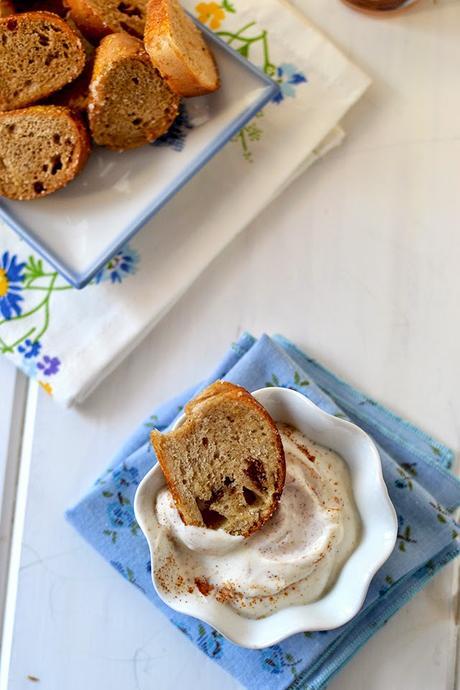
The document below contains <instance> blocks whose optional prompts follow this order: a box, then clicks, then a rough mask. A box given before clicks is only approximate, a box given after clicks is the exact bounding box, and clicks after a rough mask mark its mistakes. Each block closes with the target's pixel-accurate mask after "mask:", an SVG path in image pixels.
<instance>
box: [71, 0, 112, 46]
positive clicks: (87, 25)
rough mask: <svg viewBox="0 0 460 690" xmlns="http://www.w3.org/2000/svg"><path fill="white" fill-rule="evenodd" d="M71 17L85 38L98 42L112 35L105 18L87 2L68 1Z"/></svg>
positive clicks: (81, 0)
mask: <svg viewBox="0 0 460 690" xmlns="http://www.w3.org/2000/svg"><path fill="white" fill-rule="evenodd" d="M66 2H67V5H68V6H69V9H70V16H71V17H72V19H73V21H74V22H75V24H76V25H77V26H78V28H79V29H80V31H81V32H82V34H83V36H86V37H87V38H88V39H89V40H90V41H91V40H94V41H97V40H99V39H101V38H103V37H104V36H107V35H108V34H111V33H112V29H111V28H110V27H109V26H108V24H107V23H106V22H105V21H104V18H103V17H102V16H101V15H100V14H99V13H98V12H96V10H95V9H94V8H93V7H91V5H90V4H89V3H88V2H86V1H85V0H66Z"/></svg>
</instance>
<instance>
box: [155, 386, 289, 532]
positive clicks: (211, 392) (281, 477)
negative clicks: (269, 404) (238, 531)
mask: <svg viewBox="0 0 460 690" xmlns="http://www.w3.org/2000/svg"><path fill="white" fill-rule="evenodd" d="M213 397H216V398H220V399H223V398H225V399H226V400H230V401H236V400H238V401H239V402H241V401H244V403H245V404H246V405H248V406H250V407H252V409H253V410H255V411H256V412H257V414H258V415H260V416H262V417H263V418H264V420H265V421H266V422H268V424H269V426H270V429H271V431H272V435H273V438H274V439H275V443H276V450H277V456H278V474H277V477H276V485H275V488H274V491H273V494H272V501H271V505H270V507H269V509H268V510H267V511H266V512H264V514H263V515H262V516H261V517H260V519H259V520H258V521H257V522H254V523H253V524H252V525H251V527H250V529H248V530H247V531H245V532H244V533H243V536H244V537H248V536H250V535H251V534H253V533H254V532H256V531H257V530H258V529H260V528H261V527H262V526H263V525H264V524H265V523H266V522H267V520H269V518H270V517H271V516H272V515H273V513H274V512H275V511H276V509H277V508H278V505H279V501H280V499H281V494H282V492H283V488H284V483H285V479H286V461H285V457H284V448H283V444H282V441H281V436H280V434H279V431H278V428H277V426H276V424H275V422H274V421H273V419H272V418H271V417H270V415H269V414H268V412H267V411H266V409H265V408H264V407H263V406H262V405H261V404H260V403H259V402H258V401H257V400H256V399H255V398H254V397H253V396H252V395H251V394H250V393H249V392H248V391H247V390H246V389H245V388H243V387H241V386H237V385H236V384H233V383H230V382H227V381H216V382H215V383H213V384H211V385H210V386H208V387H207V388H206V389H205V390H204V391H202V392H201V393H200V394H199V395H198V396H197V397H196V398H194V399H193V400H191V401H190V402H189V403H188V404H187V405H186V406H185V410H184V411H185V415H186V417H187V418H189V419H191V420H192V419H193V415H194V414H195V413H196V412H197V411H199V407H200V405H202V404H203V403H207V402H209V400H210V399H211V398H213ZM174 433H175V432H174V431H173V432H169V434H174ZM166 437H167V435H165V434H162V433H161V432H159V431H157V430H156V429H155V430H153V431H152V432H151V434H150V440H151V443H152V445H153V448H154V451H155V454H156V457H157V460H158V462H159V464H160V466H161V469H162V471H163V474H164V477H165V480H166V484H167V486H168V488H169V490H170V492H171V495H172V497H173V500H174V503H175V504H176V507H177V510H178V512H179V514H180V516H181V518H182V521H183V522H184V523H185V524H196V525H198V526H199V525H200V523H198V522H193V521H191V520H190V519H189V520H186V519H185V516H184V510H181V504H182V497H181V495H180V492H179V490H178V483H180V482H181V481H182V477H175V476H173V475H172V472H171V465H170V462H169V458H168V452H167V449H166ZM224 529H225V528H224Z"/></svg>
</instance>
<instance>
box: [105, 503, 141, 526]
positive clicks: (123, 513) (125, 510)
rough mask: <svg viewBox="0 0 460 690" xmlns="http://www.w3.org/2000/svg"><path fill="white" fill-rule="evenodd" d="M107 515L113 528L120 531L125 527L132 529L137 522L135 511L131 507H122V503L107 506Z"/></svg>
mask: <svg viewBox="0 0 460 690" xmlns="http://www.w3.org/2000/svg"><path fill="white" fill-rule="evenodd" d="M107 515H108V517H109V520H110V523H111V525H112V526H113V527H117V528H118V529H120V528H123V527H131V526H132V524H133V523H135V522H136V519H135V517H134V511H133V509H132V507H131V506H130V505H122V504H120V503H115V502H114V503H110V504H109V505H108V506H107Z"/></svg>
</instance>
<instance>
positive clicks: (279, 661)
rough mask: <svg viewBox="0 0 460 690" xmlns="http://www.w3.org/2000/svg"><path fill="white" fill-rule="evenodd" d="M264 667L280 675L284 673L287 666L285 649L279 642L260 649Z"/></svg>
mask: <svg viewBox="0 0 460 690" xmlns="http://www.w3.org/2000/svg"><path fill="white" fill-rule="evenodd" d="M259 653H260V655H261V662H262V667H263V668H264V669H265V670H266V671H268V672H269V673H274V674H276V675H278V674H279V673H283V671H284V667H285V661H284V655H283V650H282V649H281V647H280V646H279V644H275V645H273V647H267V648H266V649H261V650H260V652H259Z"/></svg>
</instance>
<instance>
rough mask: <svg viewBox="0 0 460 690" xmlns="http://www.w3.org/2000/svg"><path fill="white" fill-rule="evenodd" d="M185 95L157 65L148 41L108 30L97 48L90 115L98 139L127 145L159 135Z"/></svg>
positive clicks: (109, 144)
mask: <svg viewBox="0 0 460 690" xmlns="http://www.w3.org/2000/svg"><path fill="white" fill-rule="evenodd" d="M178 109H179V98H178V96H177V95H176V94H174V93H173V92H172V91H171V89H170V88H169V87H168V85H167V84H166V82H165V81H164V80H163V79H162V78H161V76H160V74H159V72H158V71H157V70H156V69H155V68H154V67H153V66H152V63H151V62H150V60H149V56H148V55H147V53H146V52H145V50H144V46H143V45H142V42H141V41H139V40H138V39H137V38H134V37H133V36H129V35H128V34H122V33H119V34H111V35H110V36H106V37H105V38H104V39H103V40H102V41H101V44H100V46H99V47H98V49H97V50H96V59H95V62H94V69H93V75H92V78H91V83H90V95H89V106H88V117H89V124H90V128H91V133H92V135H93V139H94V141H95V142H96V144H99V145H101V146H107V147H108V148H111V149H115V150H118V151H122V150H124V149H129V148H133V147H136V146H142V144H146V143H148V142H151V141H154V140H155V139H157V138H158V137H159V136H161V135H162V134H165V132H167V131H168V129H169V127H170V126H171V125H172V123H173V122H174V120H175V118H176V117H177V113H178Z"/></svg>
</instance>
